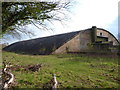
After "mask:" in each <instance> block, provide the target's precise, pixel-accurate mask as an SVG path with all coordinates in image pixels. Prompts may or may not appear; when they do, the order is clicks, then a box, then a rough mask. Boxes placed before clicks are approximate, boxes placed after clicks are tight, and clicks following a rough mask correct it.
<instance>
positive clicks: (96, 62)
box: [3, 52, 120, 88]
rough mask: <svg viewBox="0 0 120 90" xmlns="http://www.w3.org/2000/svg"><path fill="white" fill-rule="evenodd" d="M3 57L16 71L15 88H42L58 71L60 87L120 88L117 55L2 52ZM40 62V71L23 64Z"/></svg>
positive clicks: (14, 72)
mask: <svg viewBox="0 0 120 90" xmlns="http://www.w3.org/2000/svg"><path fill="white" fill-rule="evenodd" d="M3 61H5V62H6V63H8V62H10V63H11V65H13V66H12V72H13V74H14V75H15V82H16V84H15V85H14V88H43V87H46V85H47V83H48V82H49V81H50V80H51V78H52V74H53V73H55V74H56V77H57V80H58V82H59V85H58V88H117V87H118V86H119V84H118V83H120V79H119V77H118V58H117V57H111V58H109V57H99V56H84V55H79V54H75V55H72V54H66V55H31V56H30V55H22V54H21V55H20V54H16V53H10V52H3ZM36 64H41V65H42V66H41V68H40V70H39V71H36V72H33V71H30V70H25V69H24V67H28V66H30V65H36Z"/></svg>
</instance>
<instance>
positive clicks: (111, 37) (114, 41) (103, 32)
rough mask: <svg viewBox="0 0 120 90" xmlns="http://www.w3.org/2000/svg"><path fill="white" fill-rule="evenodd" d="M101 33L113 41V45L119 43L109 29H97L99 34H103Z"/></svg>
mask: <svg viewBox="0 0 120 90" xmlns="http://www.w3.org/2000/svg"><path fill="white" fill-rule="evenodd" d="M100 33H102V36H103V37H108V41H113V45H119V43H118V41H117V40H116V38H115V37H114V36H113V35H112V34H111V33H109V32H108V31H105V30H100V29H97V36H101V35H100Z"/></svg>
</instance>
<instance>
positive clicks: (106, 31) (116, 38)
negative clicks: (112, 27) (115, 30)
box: [97, 28, 120, 44]
mask: <svg viewBox="0 0 120 90" xmlns="http://www.w3.org/2000/svg"><path fill="white" fill-rule="evenodd" d="M97 29H98V30H99V29H100V30H103V31H106V32H108V33H109V34H110V35H112V36H113V37H114V38H115V40H116V41H117V42H118V43H119V44H120V42H119V41H118V39H117V38H116V37H115V36H114V35H113V34H112V33H110V32H109V31H107V30H105V29H103V28H97Z"/></svg>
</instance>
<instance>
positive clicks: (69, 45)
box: [52, 34, 80, 54]
mask: <svg viewBox="0 0 120 90" xmlns="http://www.w3.org/2000/svg"><path fill="white" fill-rule="evenodd" d="M67 51H68V52H78V51H80V36H79V34H78V35H76V36H75V37H74V38H73V39H71V40H70V41H68V42H66V43H65V44H64V45H62V46H61V47H60V48H58V49H57V50H55V51H54V52H53V53H52V54H62V53H66V52H67Z"/></svg>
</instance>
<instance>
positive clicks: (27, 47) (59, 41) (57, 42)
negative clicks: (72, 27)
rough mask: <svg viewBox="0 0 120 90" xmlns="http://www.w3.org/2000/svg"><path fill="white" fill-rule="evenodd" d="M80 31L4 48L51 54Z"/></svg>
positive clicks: (21, 42) (19, 51)
mask: <svg viewBox="0 0 120 90" xmlns="http://www.w3.org/2000/svg"><path fill="white" fill-rule="evenodd" d="M79 32H80V31H76V32H70V33H65V34H59V35H54V36H49V37H43V38H37V39H32V40H26V41H20V42H16V43H13V44H11V45H9V46H7V47H5V48H3V50H5V51H11V52H18V53H27V54H41V55H42V54H43V55H44V54H50V53H52V52H53V51H54V50H55V49H57V48H59V47H60V46H61V45H63V44H64V43H65V42H67V41H69V40H70V39H71V38H73V37H74V36H75V35H76V34H78V33H79Z"/></svg>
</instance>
